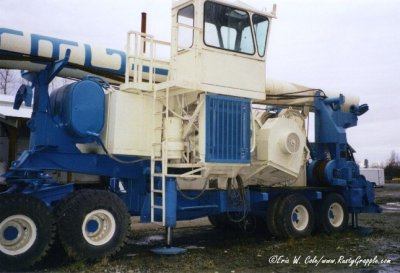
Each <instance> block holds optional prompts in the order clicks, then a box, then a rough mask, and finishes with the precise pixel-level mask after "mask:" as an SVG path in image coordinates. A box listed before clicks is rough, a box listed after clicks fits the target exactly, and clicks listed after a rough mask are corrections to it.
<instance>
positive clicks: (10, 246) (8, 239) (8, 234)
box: [0, 215, 37, 256]
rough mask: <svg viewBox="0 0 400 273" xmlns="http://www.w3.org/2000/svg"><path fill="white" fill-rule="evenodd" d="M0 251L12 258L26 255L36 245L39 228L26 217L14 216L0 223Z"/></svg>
mask: <svg viewBox="0 0 400 273" xmlns="http://www.w3.org/2000/svg"><path fill="white" fill-rule="evenodd" d="M0 236H1V237H0V251H1V252H3V253H5V254H7V255H11V256H16V255H20V254H23V253H25V252H26V251H27V250H29V249H30V248H31V247H32V245H33V244H34V243H35V241H36V238H37V227H36V225H35V223H34V222H33V220H32V219H31V218H29V217H27V216H25V215H13V216H10V217H7V218H6V219H4V220H3V221H2V222H1V223H0Z"/></svg>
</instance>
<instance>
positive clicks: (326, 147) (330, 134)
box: [307, 92, 382, 213]
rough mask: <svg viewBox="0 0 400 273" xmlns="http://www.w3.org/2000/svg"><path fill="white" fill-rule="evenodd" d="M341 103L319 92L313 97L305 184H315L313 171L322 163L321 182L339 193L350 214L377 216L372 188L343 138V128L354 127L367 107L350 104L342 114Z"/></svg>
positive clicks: (338, 99) (339, 100) (337, 98)
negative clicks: (312, 130) (312, 136)
mask: <svg viewBox="0 0 400 273" xmlns="http://www.w3.org/2000/svg"><path fill="white" fill-rule="evenodd" d="M344 102H345V97H344V96H343V95H340V96H339V97H336V98H324V97H323V96H322V92H319V93H318V94H317V96H316V98H315V101H314V108H315V143H313V144H312V149H311V154H312V159H313V161H312V162H311V164H309V166H308V170H307V173H308V175H307V177H308V179H309V184H311V185H313V184H315V183H316V177H315V176H314V172H315V168H317V164H318V162H324V163H325V165H324V168H323V170H321V171H323V179H324V181H325V182H326V183H327V184H328V185H329V187H331V188H333V189H337V190H338V191H339V192H341V193H342V194H343V196H344V198H345V200H346V202H347V205H348V207H349V211H350V212H352V213H361V212H370V213H371V212H372V213H375V212H377V213H379V212H381V211H382V210H381V208H380V207H379V206H377V205H376V204H375V203H374V199H375V193H374V188H373V185H372V183H370V182H369V181H367V180H366V179H365V177H364V176H362V175H360V168H359V166H358V165H357V164H356V163H355V161H354V158H352V152H353V150H352V148H351V147H350V145H349V144H348V143H347V137H346V129H347V128H350V127H353V126H356V125H357V121H358V116H361V115H362V114H364V113H366V112H367V111H368V105H366V104H363V105H360V106H355V105H353V106H351V107H350V109H349V111H348V112H344V111H342V105H343V104H344Z"/></svg>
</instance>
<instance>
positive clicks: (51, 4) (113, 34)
mask: <svg viewBox="0 0 400 273" xmlns="http://www.w3.org/2000/svg"><path fill="white" fill-rule="evenodd" d="M243 1H244V2H246V3H248V4H250V5H252V6H254V7H256V8H260V9H264V8H267V10H271V8H272V4H273V3H276V4H277V6H278V10H277V15H278V20H274V21H273V23H272V29H271V36H270V41H269V50H268V61H267V76H268V77H269V78H274V79H279V80H284V81H289V82H295V83H299V84H303V85H306V86H310V87H314V88H321V89H326V90H333V91H338V92H342V93H344V94H351V95H356V96H359V97H360V98H361V103H368V104H369V106H370V111H369V112H367V113H366V114H365V115H363V116H362V117H360V119H359V126H357V127H355V128H351V129H349V130H348V139H349V143H350V144H351V145H352V146H353V148H355V149H356V150H357V153H356V158H357V160H359V161H361V160H364V159H365V158H368V159H369V161H370V162H384V161H386V160H387V159H388V158H389V155H390V152H391V151H392V150H395V151H396V152H397V153H398V154H400V1H399V0H358V1H355V0H323V1H322V0H302V1H300V0H263V1H260V0H243ZM170 6H171V1H170V0H86V1H83V0H64V1H55V0H35V1H32V0H1V2H0V27H8V28H12V29H17V30H22V31H27V32H32V33H38V34H44V35H49V36H55V37H59V38H65V39H70V40H75V41H80V42H87V43H89V44H97V45H101V46H106V47H111V48H116V49H123V48H124V45H125V37H126V32H127V31H128V30H140V13H141V12H142V11H145V12H147V13H148V33H150V34H153V35H155V36H156V38H158V39H161V40H167V41H170V25H171V23H170Z"/></svg>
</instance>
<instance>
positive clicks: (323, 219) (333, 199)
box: [318, 193, 349, 234]
mask: <svg viewBox="0 0 400 273" xmlns="http://www.w3.org/2000/svg"><path fill="white" fill-rule="evenodd" d="M333 203H337V204H339V205H340V206H341V207H342V209H343V221H342V223H341V225H340V226H338V227H335V226H333V225H332V224H331V222H330V221H329V208H330V206H331V205H332V204H333ZM318 216H319V218H318V226H319V227H320V229H321V231H322V232H324V233H326V234H332V233H334V232H340V231H343V230H344V229H346V228H347V225H348V223H349V210H348V208H347V205H346V202H345V200H344V198H343V197H342V195H340V194H338V193H331V194H328V195H327V196H325V197H324V198H323V199H322V202H321V204H320V206H319V209H318Z"/></svg>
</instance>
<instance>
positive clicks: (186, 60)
mask: <svg viewBox="0 0 400 273" xmlns="http://www.w3.org/2000/svg"><path fill="white" fill-rule="evenodd" d="M272 18H275V11H273V13H266V12H261V11H256V10H255V9H253V8H252V7H250V6H248V5H246V4H244V3H242V2H240V1H238V2H234V3H233V2H226V1H205V0H190V1H187V0H185V1H178V2H175V3H174V4H173V8H172V54H171V55H172V60H171V65H172V67H173V73H172V80H174V81H175V82H176V84H177V85H179V86H182V87H185V88H188V89H191V90H199V91H205V92H212V93H218V94H223V95H230V96H238V97H247V98H251V99H264V96H265V60H266V49H267V40H268V33H269V31H268V30H269V27H270V21H271V19H272Z"/></svg>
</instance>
